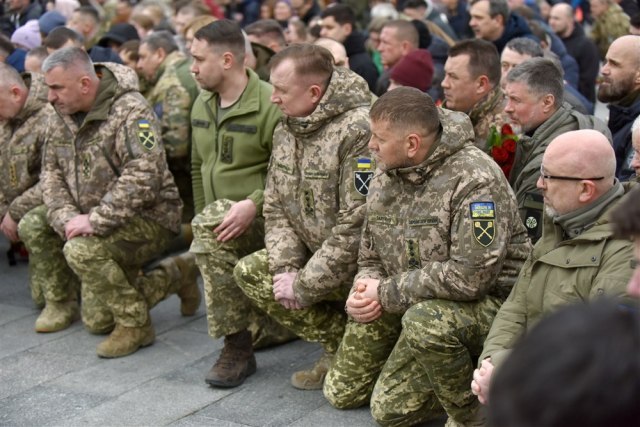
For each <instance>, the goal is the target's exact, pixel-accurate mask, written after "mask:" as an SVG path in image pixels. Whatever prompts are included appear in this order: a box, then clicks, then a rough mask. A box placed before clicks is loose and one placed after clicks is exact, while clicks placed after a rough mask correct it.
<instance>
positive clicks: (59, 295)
mask: <svg viewBox="0 0 640 427" xmlns="http://www.w3.org/2000/svg"><path fill="white" fill-rule="evenodd" d="M18 234H19V235H20V239H21V240H22V242H23V243H24V245H25V246H26V248H27V250H28V251H29V287H30V288H31V295H32V297H33V298H34V302H36V304H37V303H38V302H39V301H38V295H42V296H43V297H44V300H45V301H55V302H62V301H69V300H72V299H73V300H75V299H77V298H78V294H79V292H80V280H78V278H77V277H76V275H75V274H74V273H73V271H72V270H71V268H69V265H68V264H67V261H66V260H65V258H64V254H63V253H62V248H63V247H64V243H65V242H64V240H62V239H61V238H60V236H58V234H57V233H56V232H55V231H54V230H53V228H51V227H50V226H49V223H48V222H47V207H46V206H45V205H41V206H38V207H37V208H34V209H32V210H31V211H29V212H27V214H26V215H25V216H24V217H22V220H20V223H19V224H18Z"/></svg>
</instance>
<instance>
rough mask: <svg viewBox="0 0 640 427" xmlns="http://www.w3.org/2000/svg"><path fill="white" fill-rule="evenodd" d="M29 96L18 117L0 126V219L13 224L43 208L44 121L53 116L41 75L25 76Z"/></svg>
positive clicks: (45, 129)
mask: <svg viewBox="0 0 640 427" xmlns="http://www.w3.org/2000/svg"><path fill="white" fill-rule="evenodd" d="M23 77H24V79H25V83H26V85H27V87H28V88H29V95H28V97H27V100H26V101H25V104H24V106H23V107H22V110H20V112H19V113H18V115H17V116H16V117H15V118H14V119H12V120H8V121H5V122H1V125H0V186H1V187H0V219H1V218H4V216H5V214H6V213H7V212H9V215H11V218H12V219H13V220H14V221H16V222H17V221H20V219H22V217H23V216H24V214H26V213H27V212H29V211H30V210H31V209H33V208H35V207H36V206H38V205H41V204H42V192H41V191H40V185H39V183H38V179H39V176H40V166H41V164H42V150H43V144H44V140H45V134H46V131H47V126H46V125H47V120H48V117H49V116H50V115H52V114H55V112H54V110H53V107H52V106H51V105H50V104H49V103H48V101H47V87H46V86H45V84H44V78H43V76H42V75H41V74H33V75H32V74H28V73H27V74H25V75H24V76H23Z"/></svg>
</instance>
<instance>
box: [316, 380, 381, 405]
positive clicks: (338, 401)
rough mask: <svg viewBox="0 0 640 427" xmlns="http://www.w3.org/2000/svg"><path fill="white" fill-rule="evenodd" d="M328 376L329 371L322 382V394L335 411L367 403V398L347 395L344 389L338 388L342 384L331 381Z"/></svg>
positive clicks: (347, 392)
mask: <svg viewBox="0 0 640 427" xmlns="http://www.w3.org/2000/svg"><path fill="white" fill-rule="evenodd" d="M330 374H331V371H329V373H328V374H327V377H326V378H325V380H324V387H323V389H322V393H323V394H324V397H325V399H327V401H328V402H329V403H330V404H331V406H333V407H334V408H336V409H354V408H359V407H361V406H364V405H366V404H367V403H369V396H364V397H363V396H361V395H357V396H354V395H353V394H352V393H349V391H348V390H346V389H345V387H340V385H341V384H342V383H340V382H337V381H331V379H330Z"/></svg>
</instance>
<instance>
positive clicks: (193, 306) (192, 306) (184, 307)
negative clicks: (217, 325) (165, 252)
mask: <svg viewBox="0 0 640 427" xmlns="http://www.w3.org/2000/svg"><path fill="white" fill-rule="evenodd" d="M173 259H174V261H175V263H176V266H178V269H179V270H180V275H181V282H182V284H181V286H180V289H178V296H179V297H180V312H181V313H182V315H183V316H193V315H194V314H196V311H198V307H200V301H201V300H202V295H201V294H200V288H198V266H197V265H196V257H195V255H194V254H192V253H190V252H185V253H183V254H181V255H178V256H176V257H174V258H173Z"/></svg>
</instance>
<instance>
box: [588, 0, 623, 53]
mask: <svg viewBox="0 0 640 427" xmlns="http://www.w3.org/2000/svg"><path fill="white" fill-rule="evenodd" d="M629 27H630V20H629V16H627V14H626V13H624V10H622V8H621V7H620V5H619V4H617V3H615V2H610V3H609V8H608V9H607V11H606V12H605V13H604V14H603V15H602V16H600V17H598V18H596V19H595V20H594V22H593V27H592V28H591V38H592V39H593V41H594V43H595V44H596V46H598V51H599V52H600V58H601V59H604V58H605V56H607V51H608V50H609V46H611V43H613V41H614V40H615V39H617V38H618V37H622V36H626V35H627V34H629Z"/></svg>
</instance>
